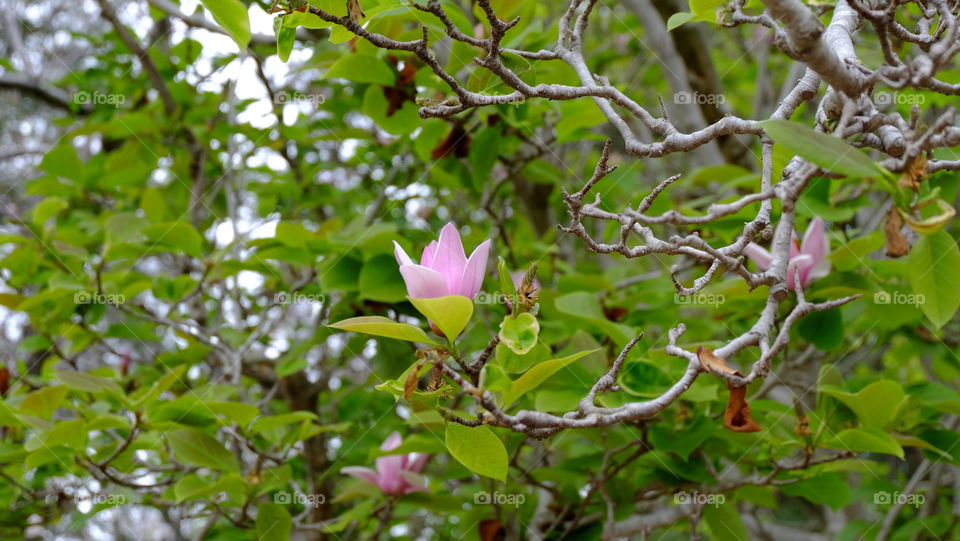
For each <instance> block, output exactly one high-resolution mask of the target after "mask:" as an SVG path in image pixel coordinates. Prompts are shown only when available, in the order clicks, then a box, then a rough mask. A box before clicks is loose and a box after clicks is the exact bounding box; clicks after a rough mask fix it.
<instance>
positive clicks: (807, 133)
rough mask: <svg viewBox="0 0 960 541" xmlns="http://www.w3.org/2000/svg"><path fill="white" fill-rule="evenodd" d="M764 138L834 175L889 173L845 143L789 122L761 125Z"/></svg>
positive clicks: (876, 174) (803, 125)
mask: <svg viewBox="0 0 960 541" xmlns="http://www.w3.org/2000/svg"><path fill="white" fill-rule="evenodd" d="M760 125H761V126H763V130H764V131H765V132H767V135H769V136H770V137H772V138H773V140H774V141H775V142H776V143H777V144H778V145H782V146H783V147H784V148H786V149H787V150H789V151H790V152H793V153H794V154H796V155H797V156H800V157H801V158H803V159H805V160H807V161H809V162H811V163H813V164H815V165H817V166H819V167H821V168H823V169H826V170H828V171H833V172H834V173H839V174H842V175H846V176H849V177H859V178H875V177H889V176H890V173H889V172H888V171H887V170H886V169H884V168H883V167H880V166H879V165H877V164H876V163H875V162H874V161H873V160H872V159H871V158H870V157H869V156H867V155H866V154H864V153H863V152H861V151H860V150H857V149H856V148H855V147H853V146H851V145H850V144H848V143H847V142H846V141H843V140H841V139H837V138H836V137H834V136H832V135H828V134H826V133H821V132H818V131H815V130H814V129H813V128H810V127H808V126H807V125H806V124H801V123H799V122H790V121H789V120H779V119H776V120H766V121H764V122H761V123H760Z"/></svg>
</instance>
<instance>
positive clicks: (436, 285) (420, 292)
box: [400, 265, 450, 299]
mask: <svg viewBox="0 0 960 541" xmlns="http://www.w3.org/2000/svg"><path fill="white" fill-rule="evenodd" d="M400 274H401V275H403V281H404V282H405V283H406V284H407V294H408V295H410V296H411V297H413V298H414V299H430V298H433V297H446V296H447V295H449V294H450V293H449V291H450V290H449V289H448V288H447V280H446V278H444V277H443V275H441V274H440V273H439V272H437V271H435V270H433V269H429V268H427V267H424V266H422V265H403V266H401V267H400Z"/></svg>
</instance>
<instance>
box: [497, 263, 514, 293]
mask: <svg viewBox="0 0 960 541" xmlns="http://www.w3.org/2000/svg"><path fill="white" fill-rule="evenodd" d="M497 275H498V278H499V279H500V293H503V294H504V295H506V296H507V297H509V298H511V299H516V298H517V288H516V287H515V286H514V285H513V276H511V275H510V269H508V268H507V262H506V261H504V259H503V258H502V257H497Z"/></svg>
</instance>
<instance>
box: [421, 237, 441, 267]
mask: <svg viewBox="0 0 960 541" xmlns="http://www.w3.org/2000/svg"><path fill="white" fill-rule="evenodd" d="M436 253H437V241H435V240H431V241H430V244H428V245H426V246H424V247H423V254H422V255H421V256H420V264H421V265H423V266H424V267H429V266H430V265H431V264H432V263H433V256H434V255H436Z"/></svg>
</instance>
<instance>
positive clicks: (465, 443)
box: [444, 423, 509, 481]
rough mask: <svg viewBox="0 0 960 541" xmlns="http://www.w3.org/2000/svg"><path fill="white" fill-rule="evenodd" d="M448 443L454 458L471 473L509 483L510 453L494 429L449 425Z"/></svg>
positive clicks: (448, 448) (456, 424) (447, 431)
mask: <svg viewBox="0 0 960 541" xmlns="http://www.w3.org/2000/svg"><path fill="white" fill-rule="evenodd" d="M444 439H445V442H446V444H447V450H449V451H450V455H451V456H453V458H455V459H457V461H458V462H460V463H461V464H463V465H464V466H466V467H467V469H468V470H470V471H472V472H473V473H476V474H478V475H483V476H485V477H490V478H493V479H497V480H499V481H506V480H507V470H508V468H509V465H508V464H509V459H508V457H507V449H506V447H504V446H503V442H502V441H500V438H499V437H497V435H496V434H494V433H493V430H491V429H490V427H488V426H484V425H481V426H477V427H472V428H471V427H469V426H464V425H461V424H459V423H447V430H446V436H445V438H444Z"/></svg>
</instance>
